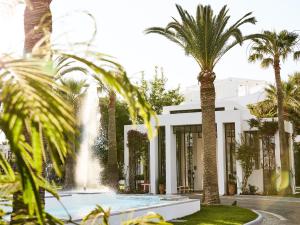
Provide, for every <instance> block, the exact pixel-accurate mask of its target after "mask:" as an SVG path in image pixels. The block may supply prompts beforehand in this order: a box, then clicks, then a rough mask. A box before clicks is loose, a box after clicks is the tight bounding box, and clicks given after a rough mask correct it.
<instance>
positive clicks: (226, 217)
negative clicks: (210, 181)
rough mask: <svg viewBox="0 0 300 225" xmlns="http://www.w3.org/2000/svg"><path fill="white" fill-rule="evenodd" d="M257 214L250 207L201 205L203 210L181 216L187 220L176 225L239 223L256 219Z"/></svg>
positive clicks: (233, 224) (225, 224)
mask: <svg viewBox="0 0 300 225" xmlns="http://www.w3.org/2000/svg"><path fill="white" fill-rule="evenodd" d="M256 217H257V215H256V214H255V213H254V212H252V211H251V210H249V209H244V208H240V207H237V206H224V205H221V206H201V210H200V211H199V212H197V213H195V214H192V215H190V216H187V217H184V218H181V220H186V221H185V222H176V223H173V224H176V225H229V224H231V225H239V224H244V223H247V222H249V221H251V220H254V219H255V218H256Z"/></svg>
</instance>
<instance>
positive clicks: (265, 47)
mask: <svg viewBox="0 0 300 225" xmlns="http://www.w3.org/2000/svg"><path fill="white" fill-rule="evenodd" d="M262 35H263V36H262V37H261V38H254V39H253V45H252V46H251V50H250V51H251V53H250V56H249V61H250V62H256V61H261V67H262V68H268V67H270V66H272V67H273V69H274V75H275V82H276V90H277V117H278V129H279V142H280V152H281V156H282V158H281V181H282V182H281V187H280V189H281V191H283V192H286V193H290V192H291V187H290V179H289V176H290V174H289V158H288V152H287V151H288V149H287V143H286V137H285V131H284V108H283V106H284V94H283V89H282V83H281V75H280V70H281V68H280V66H281V62H284V61H285V60H286V59H287V57H288V56H289V55H293V58H294V59H295V60H297V59H298V58H299V57H300V51H296V47H297V45H298V42H299V35H298V34H296V33H294V32H288V31H287V30H283V31H280V32H279V33H277V32H275V31H273V32H271V31H263V33H262Z"/></svg>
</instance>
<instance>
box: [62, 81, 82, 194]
mask: <svg viewBox="0 0 300 225" xmlns="http://www.w3.org/2000/svg"><path fill="white" fill-rule="evenodd" d="M60 81H61V83H62V85H63V87H64V88H65V89H66V90H67V91H68V92H67V93H63V96H64V98H66V100H67V101H68V102H69V103H70V104H71V105H72V106H73V109H74V110H73V112H74V118H76V124H75V129H77V130H78V128H79V126H78V125H79V124H78V121H77V118H78V112H79V106H80V102H81V99H82V97H83V95H84V93H85V88H86V87H87V83H86V81H85V80H73V79H66V78H64V79H61V80H60ZM78 139H79V137H78V135H76V134H75V136H74V141H73V143H71V144H70V146H71V147H72V148H73V150H72V151H70V154H69V155H67V158H66V163H65V174H64V189H72V188H74V187H75V177H74V175H75V169H74V166H75V164H76V161H75V154H76V140H78Z"/></svg>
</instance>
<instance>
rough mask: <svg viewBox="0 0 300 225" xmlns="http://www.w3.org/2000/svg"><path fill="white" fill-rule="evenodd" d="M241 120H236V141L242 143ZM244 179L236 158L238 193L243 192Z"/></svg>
mask: <svg viewBox="0 0 300 225" xmlns="http://www.w3.org/2000/svg"><path fill="white" fill-rule="evenodd" d="M240 121H241V120H239V121H235V123H234V124H235V141H236V142H237V143H241V134H242V126H241V122H240ZM242 181H243V169H242V166H241V163H240V161H239V160H236V182H237V194H240V193H241V192H242V185H243V184H242Z"/></svg>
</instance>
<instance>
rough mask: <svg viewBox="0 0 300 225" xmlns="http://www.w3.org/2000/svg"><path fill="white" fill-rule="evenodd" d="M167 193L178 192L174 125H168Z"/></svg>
mask: <svg viewBox="0 0 300 225" xmlns="http://www.w3.org/2000/svg"><path fill="white" fill-rule="evenodd" d="M165 143H166V193H167V194H175V193H177V176H176V135H175V134H173V130H172V126H170V125H166V142H165Z"/></svg>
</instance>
